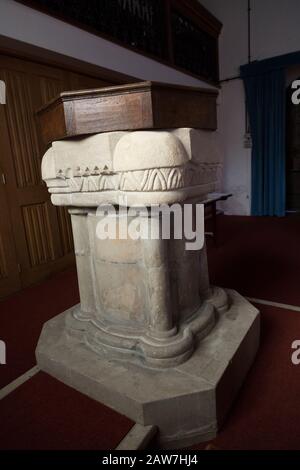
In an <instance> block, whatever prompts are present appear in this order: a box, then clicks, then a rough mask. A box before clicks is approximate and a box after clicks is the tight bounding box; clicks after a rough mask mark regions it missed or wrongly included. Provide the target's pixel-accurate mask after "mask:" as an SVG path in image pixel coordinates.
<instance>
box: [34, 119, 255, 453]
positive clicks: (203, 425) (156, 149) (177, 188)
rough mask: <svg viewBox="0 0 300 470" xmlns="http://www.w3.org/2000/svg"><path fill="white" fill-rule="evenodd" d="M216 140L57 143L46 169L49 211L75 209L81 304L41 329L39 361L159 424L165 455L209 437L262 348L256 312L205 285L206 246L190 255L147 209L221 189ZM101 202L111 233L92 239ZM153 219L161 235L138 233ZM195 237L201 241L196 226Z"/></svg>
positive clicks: (150, 134) (179, 133) (186, 133)
mask: <svg viewBox="0 0 300 470" xmlns="http://www.w3.org/2000/svg"><path fill="white" fill-rule="evenodd" d="M214 138H215V137H214V133H208V132H205V131H199V130H198V131H197V130H195V129H188V128H183V129H173V130H162V131H153V130H152V131H136V132H110V133H103V134H97V135H93V136H90V137H83V138H81V139H76V140H72V139H70V140H67V141H57V142H53V143H52V146H51V147H50V149H49V150H48V151H47V153H46V154H45V156H44V159H43V164H42V173H43V178H44V180H45V181H46V183H47V185H48V188H49V191H50V193H51V199H52V202H53V204H56V205H63V206H67V207H69V209H70V213H71V217H72V227H73V235H74V243H75V253H76V260H77V270H78V280H79V287H80V300H81V304H80V305H77V306H75V307H73V308H71V309H70V310H68V311H67V312H65V313H63V314H62V315H60V316H59V317H57V318H55V319H53V320H50V322H48V323H47V324H46V325H45V327H44V329H43V332H42V335H41V338H40V341H39V345H38V348H37V361H38V364H39V366H40V367H41V369H43V370H45V371H47V372H48V373H50V374H52V375H54V376H55V377H58V378H59V379H61V380H63V381H64V382H66V383H68V384H69V385H71V386H74V387H75V388H77V389H78V390H81V391H82V392H83V393H86V394H88V395H90V396H91V397H93V398H95V399H97V400H99V401H102V402H104V403H105V404H107V405H108V406H112V407H113V408H114V409H117V410H119V411H120V412H121V413H123V414H126V415H127V416H129V417H130V418H132V419H134V420H136V421H137V422H139V423H141V424H145V425H148V424H156V425H157V426H158V427H159V432H160V437H159V438H160V442H161V445H163V446H166V447H172V446H177V445H180V446H181V445H185V444H190V443H192V442H195V441H199V440H201V439H207V438H209V437H212V436H214V435H215V433H216V431H217V428H218V425H219V423H220V422H222V420H223V417H224V415H225V413H226V411H227V409H228V408H229V406H230V404H231V402H232V400H233V397H234V395H235V393H236V391H237V390H238V387H239V386H240V384H241V382H242V380H243V378H244V376H245V374H246V372H247V370H248V368H249V367H250V365H251V362H252V360H253V357H254V355H255V353H256V350H257V347H258V336H259V321H258V312H257V310H256V309H255V308H254V307H252V306H251V305H250V304H249V303H248V302H247V301H246V300H245V299H243V298H242V297H241V296H239V295H238V294H237V293H236V292H233V291H226V290H224V289H220V288H216V287H211V286H210V284H209V276H208V267H207V258H206V246H205V243H203V244H202V245H201V246H197V249H193V250H187V249H186V247H187V245H186V243H187V242H188V241H189V242H190V240H188V239H187V234H186V233H185V232H184V226H183V221H181V222H179V224H180V223H181V224H182V226H181V229H182V230H183V235H182V236H181V237H179V238H178V237H176V229H178V227H179V226H178V221H177V219H176V216H175V215H174V222H173V224H171V228H170V237H168V238H167V239H165V238H164V236H163V221H162V215H161V213H160V212H159V211H158V212H157V211H156V212H155V211H152V210H151V209H152V208H153V206H155V207H156V208H157V207H158V206H159V207H160V206H161V205H164V207H165V208H167V210H170V211H171V210H172V209H173V208H174V206H173V205H174V204H176V205H177V207H179V209H180V211H181V210H182V209H185V205H186V204H191V205H193V207H194V208H195V204H198V203H201V200H202V199H205V198H206V197H207V194H208V193H209V192H212V191H214V190H215V189H216V187H217V186H218V184H219V181H218V174H219V167H220V160H219V153H218V151H217V149H216V148H215V146H214ZM103 204H105V205H108V206H109V207H110V208H112V209H113V211H112V212H111V213H110V214H109V217H110V221H111V222H113V224H114V226H115V227H116V228H117V230H116V233H115V236H113V237H110V238H109V239H103V237H101V236H99V233H100V232H101V230H102V228H103V225H105V224H106V223H107V220H108V219H107V217H106V215H105V210H104V208H103V206H102V205H103ZM137 208H139V210H137ZM128 209H129V210H130V211H129V213H128V214H127V212H126V211H127V210H128ZM140 209H142V210H140ZM125 215H126V217H125ZM127 215H128V217H127ZM195 222H196V219H195ZM149 223H151V227H152V230H153V231H154V232H155V233H156V234H157V235H158V236H157V237H154V238H153V237H152V238H149V237H146V236H144V235H145V233H146V232H147V230H148V227H149ZM176 224H177V225H176ZM133 226H134V227H135V228H136V229H137V228H139V231H140V234H141V235H142V236H140V237H135V236H133V235H132V233H133ZM120 227H121V229H122V233H123V235H124V233H125V234H126V237H122V236H121V235H120V231H119V228H120ZM100 229H101V230H100ZM197 230H198V235H202V239H203V240H204V224H203V222H202V223H201V224H200V225H198V227H197ZM101 233H102V232H101ZM200 238H201V237H200Z"/></svg>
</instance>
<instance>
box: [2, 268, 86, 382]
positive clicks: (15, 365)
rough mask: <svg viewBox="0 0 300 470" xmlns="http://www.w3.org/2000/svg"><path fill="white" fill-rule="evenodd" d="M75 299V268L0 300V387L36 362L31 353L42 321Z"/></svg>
mask: <svg viewBox="0 0 300 470" xmlns="http://www.w3.org/2000/svg"><path fill="white" fill-rule="evenodd" d="M78 302H79V293H78V284H77V276H76V271H75V269H73V270H68V271H64V272H62V273H60V274H58V275H56V276H55V277H53V278H51V279H49V280H47V281H45V282H43V283H41V284H38V285H35V286H33V287H30V288H28V289H24V290H23V291H21V292H19V293H18V294H15V295H13V296H11V297H9V298H7V299H5V300H3V301H1V302H0V339H1V340H3V341H5V343H6V348H7V358H6V362H7V365H1V367H0V388H2V387H4V386H5V385H7V384H8V383H10V382H11V381H12V380H14V379H16V378H17V377H19V376H20V375H22V374H24V372H26V371H27V370H28V369H31V367H33V366H34V365H35V364H36V360H35V354H34V353H35V348H36V345H37V342H38V339H39V336H40V333H41V329H42V327H43V324H44V323H45V322H46V321H47V320H49V319H50V318H52V317H54V316H56V315H58V314H59V313H61V312H63V311H64V310H66V309H67V308H69V307H71V306H72V305H75V304H77V303H78Z"/></svg>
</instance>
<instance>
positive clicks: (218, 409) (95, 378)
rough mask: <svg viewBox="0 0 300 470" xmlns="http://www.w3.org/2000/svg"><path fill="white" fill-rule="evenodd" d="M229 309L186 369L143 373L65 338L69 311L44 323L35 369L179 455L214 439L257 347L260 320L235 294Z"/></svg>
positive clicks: (78, 339)
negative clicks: (151, 428) (154, 435)
mask: <svg viewBox="0 0 300 470" xmlns="http://www.w3.org/2000/svg"><path fill="white" fill-rule="evenodd" d="M227 294H228V296H229V304H230V306H229V309H228V310H227V311H225V312H223V313H220V312H219V314H218V318H217V322H216V325H215V327H214V328H213V330H212V331H211V332H210V333H209V334H208V336H206V337H205V338H204V339H202V340H201V341H200V340H199V341H198V343H199V344H197V345H196V347H195V351H194V354H193V355H192V357H191V358H190V359H189V360H188V361H187V362H185V363H183V364H180V365H178V366H176V367H172V368H169V369H164V370H162V369H155V368H150V367H149V366H148V367H144V366H143V365H142V364H141V362H140V361H139V360H138V359H137V360H136V361H135V362H128V361H127V360H121V359H118V360H112V359H110V358H109V356H108V355H105V353H104V354H103V355H102V356H101V355H99V354H96V353H95V352H94V351H93V350H91V348H90V347H88V346H87V345H86V344H85V342H84V335H83V334H82V337H81V336H80V334H78V335H75V336H74V335H70V334H69V333H68V327H67V326H66V324H67V323H66V318H68V315H69V314H70V310H68V311H67V312H64V313H62V314H61V315H58V316H57V317H55V318H53V319H52V320H50V321H48V322H47V323H46V324H45V325H44V328H43V331H42V334H41V337H40V340H39V343H38V346H37V350H36V356H37V362H38V365H39V367H40V368H41V369H42V370H43V371H45V372H47V373H49V374H50V375H52V376H53V377H55V378H57V379H59V380H61V381H62V382H64V383H65V384H67V385H69V386H71V387H73V388H75V389H77V390H78V391H80V392H82V393H84V394H86V395H88V396H90V397H91V398H93V399H95V400H97V401H99V402H101V403H103V404H105V405H107V406H109V407H111V408H113V409H115V410H116V411H118V412H119V413H122V414H124V415H126V416H128V417H129V418H131V419H132V420H134V421H136V422H137V423H139V424H142V425H145V426H146V425H156V426H157V427H158V429H159V438H158V439H159V445H160V446H161V447H163V448H178V447H182V446H187V445H192V444H193V443H197V442H200V441H205V440H208V439H211V438H213V437H215V436H216V433H217V431H218V429H219V428H220V426H221V424H222V423H223V421H224V418H225V416H226V414H227V412H228V410H229V408H230V406H231V404H232V402H233V401H234V398H235V396H236V394H237V392H238V390H239V388H240V386H241V384H242V382H243V380H244V378H245V376H246V374H247V372H248V370H249V368H250V366H251V364H252V362H253V360H254V357H255V355H256V352H257V349H258V346H259V331H260V322H259V312H258V310H257V309H256V308H255V307H253V306H252V305H251V304H250V303H249V302H248V301H247V300H245V299H244V298H243V297H241V296H240V295H239V294H238V293H237V292H235V291H227Z"/></svg>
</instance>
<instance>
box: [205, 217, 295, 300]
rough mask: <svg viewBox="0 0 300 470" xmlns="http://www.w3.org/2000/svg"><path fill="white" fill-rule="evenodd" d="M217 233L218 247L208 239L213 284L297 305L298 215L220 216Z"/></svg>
mask: <svg viewBox="0 0 300 470" xmlns="http://www.w3.org/2000/svg"><path fill="white" fill-rule="evenodd" d="M218 233H219V243H218V247H217V248H215V247H214V246H212V243H208V261H209V271H210V277H211V282H212V283H213V284H215V285H219V286H223V287H228V288H234V289H236V290H238V291H239V292H240V293H241V294H243V295H247V296H249V297H255V298H258V299H265V300H272V301H275V302H281V303H286V304H290V305H299V306H300V288H299V279H300V250H299V237H300V217H285V218H275V217H274V218H273V217H228V216H219V217H218ZM209 242H211V240H209Z"/></svg>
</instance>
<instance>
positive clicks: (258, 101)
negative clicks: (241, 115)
mask: <svg viewBox="0 0 300 470" xmlns="http://www.w3.org/2000/svg"><path fill="white" fill-rule="evenodd" d="M258 65H259V67H258ZM241 76H242V77H243V80H244V85H245V90H246V99H247V107H248V113H249V120H250V128H251V135H252V201H251V213H252V215H259V216H263V215H269V216H274V215H275V216H284V215H285V96H286V94H285V70H284V69H283V68H275V69H272V67H267V70H266V69H264V68H263V67H261V64H260V63H255V62H254V63H253V66H251V64H250V65H247V66H244V67H241Z"/></svg>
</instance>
